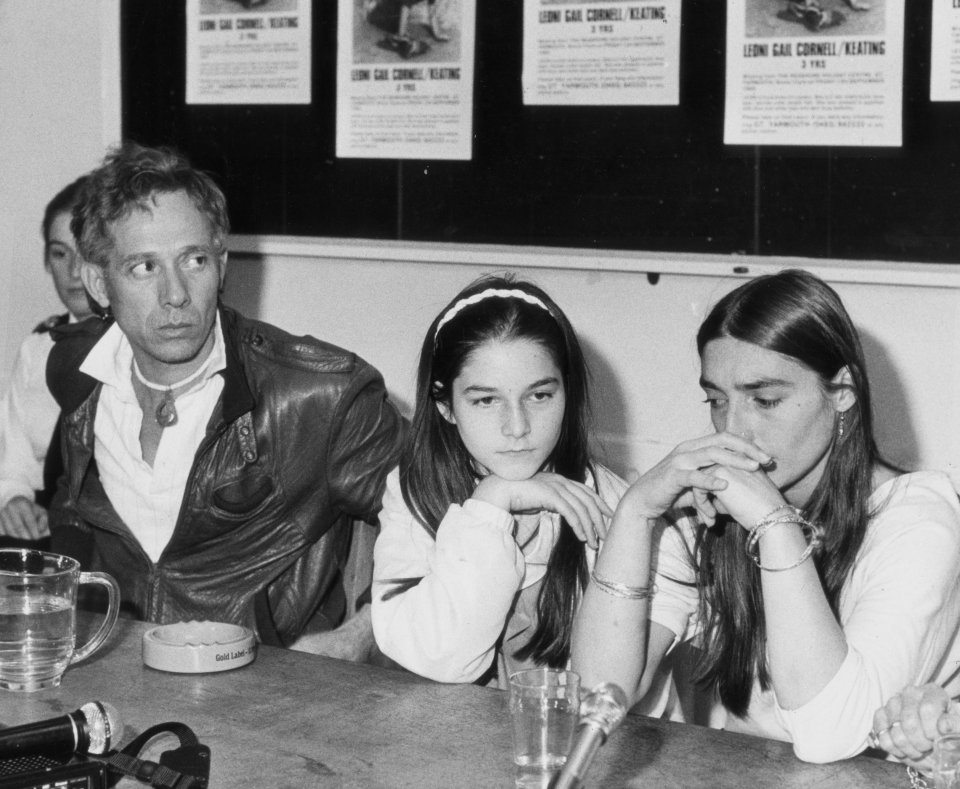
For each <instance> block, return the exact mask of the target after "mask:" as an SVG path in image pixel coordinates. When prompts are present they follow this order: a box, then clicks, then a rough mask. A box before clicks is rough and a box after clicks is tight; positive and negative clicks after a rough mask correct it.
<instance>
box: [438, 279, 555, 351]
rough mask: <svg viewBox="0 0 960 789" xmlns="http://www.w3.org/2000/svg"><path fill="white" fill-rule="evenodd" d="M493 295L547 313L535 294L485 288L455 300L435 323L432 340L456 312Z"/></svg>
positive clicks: (548, 311) (544, 305)
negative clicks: (520, 302)
mask: <svg viewBox="0 0 960 789" xmlns="http://www.w3.org/2000/svg"><path fill="white" fill-rule="evenodd" d="M493 297H497V298H501V299H520V300H521V301H525V302H527V304H533V305H534V306H535V307H539V308H540V309H542V310H546V311H547V313H548V314H552V313H550V310H549V309H548V308H547V305H546V304H544V303H543V302H542V301H540V299H538V298H537V297H536V296H531V295H530V294H529V293H525V292H524V291H522V290H504V289H503V288H488V289H487V290H482V291H480V292H479V293H474V294H473V295H472V296H467V298H465V299H460V301H458V302H456V304H454V305H453V306H452V307H451V308H450V309H449V310H447V312H446V314H444V316H443V317H442V318H441V319H440V321H439V322H438V323H437V328H436V330H435V331H434V333H433V342H434V344H436V342H437V337H439V336H440V329H442V328H443V327H444V326H445V325H446V324H448V323H449V322H450V321H452V320H453V319H454V318H456V317H457V314H458V313H459V312H460V311H461V310H464V309H466V308H467V307H469V306H471V305H473V304H477V303H478V302H481V301H484V300H485V299H490V298H493Z"/></svg>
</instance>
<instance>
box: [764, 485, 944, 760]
mask: <svg viewBox="0 0 960 789" xmlns="http://www.w3.org/2000/svg"><path fill="white" fill-rule="evenodd" d="M893 485H894V490H893V491H892V492H883V491H879V492H878V493H881V495H883V496H884V498H883V499H881V500H880V502H879V503H880V506H881V507H882V510H881V511H880V513H879V514H878V515H877V516H876V517H875V519H874V521H873V523H872V524H871V525H870V528H869V530H868V533H867V537H866V540H865V542H864V545H863V548H862V549H861V552H860V556H859V557H858V560H857V564H856V566H855V568H854V570H853V572H852V574H851V576H850V579H849V581H848V582H847V584H846V585H845V587H844V592H843V595H842V599H841V605H840V609H841V610H840V614H841V616H840V620H841V622H840V624H841V626H842V627H843V631H844V635H845V637H846V640H847V646H848V652H847V656H846V658H845V660H844V662H843V663H842V664H841V667H840V669H839V670H838V671H837V673H836V674H835V675H834V677H833V678H832V679H831V680H830V682H829V683H828V684H827V685H826V686H825V687H824V688H823V689H822V690H821V691H820V693H818V694H817V695H816V696H815V697H814V698H813V699H811V700H810V701H809V702H807V703H806V704H804V705H803V706H802V707H800V708H798V709H794V710H779V709H778V713H779V717H780V718H781V720H782V722H783V725H784V726H785V728H786V729H787V731H788V732H789V734H790V737H791V739H792V740H793V742H794V750H795V752H796V754H797V756H799V757H800V758H802V759H805V760H807V761H814V762H827V761H834V760H837V759H843V758H848V757H850V756H853V755H855V754H856V753H859V752H860V751H861V750H863V748H864V747H865V746H866V735H867V732H868V731H869V730H870V728H871V724H872V719H873V712H874V711H875V710H876V709H877V708H878V707H880V706H881V705H882V704H883V703H884V702H885V701H886V699H887V698H889V697H890V696H891V695H893V694H894V693H896V692H898V691H900V690H901V689H902V688H903V687H904V686H905V685H909V684H922V683H924V682H938V683H940V684H945V683H946V685H947V689H948V691H950V692H951V694H955V693H956V692H957V691H958V690H960V679H958V678H957V677H956V676H955V675H956V673H957V666H958V665H960V644H958V643H957V642H958V639H957V633H958V628H960V507H958V503H957V497H956V494H955V493H954V492H953V490H952V487H951V486H950V483H949V480H948V479H947V478H946V477H945V476H944V475H942V474H937V473H930V472H927V473H917V474H909V475H905V476H903V477H901V478H899V479H897V480H894V481H893ZM875 495H876V494H875ZM951 681H952V684H950V682H951Z"/></svg>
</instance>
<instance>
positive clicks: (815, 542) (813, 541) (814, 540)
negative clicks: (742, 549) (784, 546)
mask: <svg viewBox="0 0 960 789" xmlns="http://www.w3.org/2000/svg"><path fill="white" fill-rule="evenodd" d="M778 523H796V524H797V525H798V526H799V527H800V528H801V529H802V530H803V532H804V534H806V535H807V547H806V548H805V549H804V551H803V553H801V554H800V558H799V559H797V560H796V561H795V562H794V563H793V564H788V565H786V566H784V567H767V566H766V565H764V564H762V563H761V562H760V538H761V537H762V536H763V534H764V533H765V532H766V531H767V530H768V529H770V528H771V527H772V526H774V525H775V524H778ZM822 544H823V528H822V527H820V526H818V525H817V524H816V523H811V522H810V521H808V520H807V519H806V518H804V517H802V516H800V515H784V516H783V517H781V518H774V519H773V520H770V521H767V522H766V523H762V524H759V525H758V526H757V527H756V528H755V529H754V530H753V532H752V533H751V534H750V538H749V539H748V540H747V546H746V550H747V556H749V557H750V558H751V559H752V560H753V563H754V564H756V565H757V567H759V568H760V569H761V570H766V571H767V572H770V573H782V572H783V571H784V570H792V569H793V568H794V567H799V566H800V565H801V564H803V563H804V562H805V561H806V560H807V559H809V558H810V557H811V556H813V554H814V552H815V551H818V550H819V549H820V546H821V545H822ZM754 547H755V548H756V549H757V550H756V551H754V550H753V548H754Z"/></svg>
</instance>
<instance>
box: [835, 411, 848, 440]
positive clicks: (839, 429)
mask: <svg viewBox="0 0 960 789" xmlns="http://www.w3.org/2000/svg"><path fill="white" fill-rule="evenodd" d="M846 416H847V414H846V412H845V411H841V412H840V424H839V426H838V427H837V440H840V439H842V438H843V422H844V419H845V418H846Z"/></svg>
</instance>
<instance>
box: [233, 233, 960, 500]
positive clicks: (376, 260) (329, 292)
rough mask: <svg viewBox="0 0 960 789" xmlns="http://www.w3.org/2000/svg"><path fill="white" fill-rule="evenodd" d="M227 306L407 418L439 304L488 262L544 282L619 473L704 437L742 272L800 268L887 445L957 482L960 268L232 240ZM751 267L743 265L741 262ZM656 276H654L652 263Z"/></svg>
mask: <svg viewBox="0 0 960 789" xmlns="http://www.w3.org/2000/svg"><path fill="white" fill-rule="evenodd" d="M232 247H233V249H234V253H233V254H232V256H231V268H230V270H229V273H228V277H227V291H226V296H225V297H226V300H227V301H228V302H230V303H233V304H235V305H236V306H238V307H240V308H241V309H242V310H244V311H245V312H247V313H248V314H252V315H255V316H257V317H260V318H261V319H263V320H266V321H269V322H271V323H275V324H277V325H279V326H281V327H283V328H285V329H287V330H289V331H292V332H294V333H309V334H314V335H315V336H319V337H321V338H323V339H326V340H329V341H331V342H334V343H336V344H339V345H342V346H345V347H347V348H350V349H351V350H354V351H356V352H358V353H359V354H360V355H361V356H364V357H365V358H366V359H367V360H368V361H370V362H372V363H373V364H374V365H376V366H377V367H378V368H379V369H380V371H381V372H382V373H383V374H384V377H385V379H386V381H387V385H388V387H389V388H390V390H391V393H392V395H393V397H394V399H395V400H396V401H397V402H398V403H399V404H400V406H401V408H402V409H403V411H404V413H406V414H409V413H410V411H411V406H412V398H413V388H414V377H415V369H416V361H417V354H418V353H419V346H420V343H421V341H422V339H423V335H424V333H425V331H426V329H427V327H428V325H429V324H430V322H431V321H432V320H433V318H434V316H435V315H436V313H437V312H438V311H439V310H440V309H442V307H443V306H444V305H445V304H446V302H447V301H448V300H449V299H450V298H451V297H452V296H453V295H454V294H455V293H456V292H457V291H458V290H459V289H460V288H462V287H463V286H464V285H465V284H467V283H468V282H470V281H471V280H473V279H474V278H475V277H477V276H479V275H480V274H481V273H484V272H488V271H503V270H513V271H516V272H518V273H519V274H520V275H521V276H523V277H525V278H527V279H531V280H533V281H535V282H536V283H537V284H539V285H541V286H542V287H544V288H545V289H546V290H547V292H549V293H550V295H551V296H552V297H553V298H554V299H555V300H556V301H557V303H558V304H559V305H560V306H561V307H562V308H563V309H564V311H565V312H566V313H567V314H568V315H569V317H570V319H571V321H572V322H573V324H574V326H575V327H576V328H577V330H578V332H579V334H580V335H581V338H582V339H583V341H584V344H585V346H586V350H587V353H588V356H589V357H590V361H591V364H592V366H593V371H594V376H595V377H594V384H595V386H594V394H595V398H594V400H595V408H594V411H595V423H596V434H597V436H598V438H599V440H600V442H601V443H602V445H603V449H604V450H605V452H606V455H607V459H608V461H609V462H610V464H611V465H612V466H613V467H614V468H616V469H617V470H619V471H621V472H622V471H624V470H625V469H627V468H629V467H636V468H640V469H644V468H647V467H648V466H649V465H650V464H652V463H654V462H656V461H657V460H658V459H659V458H660V457H661V456H662V455H663V454H664V453H665V452H666V451H667V450H668V449H669V448H670V447H672V446H673V445H674V444H675V443H677V442H678V441H681V440H683V439H686V438H691V437H693V436H694V435H700V434H702V433H706V432H709V431H710V429H711V428H710V423H709V418H708V414H707V410H706V407H705V406H704V405H703V402H702V401H703V393H702V392H701V391H700V389H699V387H698V386H697V379H698V376H699V366H698V360H697V357H696V351H695V347H694V335H695V333H696V329H697V327H698V325H699V323H700V321H701V320H702V319H703V317H704V316H705V314H706V312H707V310H708V309H709V308H710V306H711V305H712V304H713V303H714V302H715V301H716V300H717V299H718V298H719V297H720V296H721V295H723V294H724V293H726V292H727V291H728V290H731V289H732V288H733V287H735V286H736V285H737V284H739V283H740V282H741V281H742V280H743V278H744V276H751V275H754V274H757V273H763V272H765V271H774V270H778V269H780V268H785V267H790V266H801V267H804V268H808V269H811V270H813V271H814V272H815V273H817V274H819V275H820V276H823V277H825V278H826V279H828V280H829V281H831V282H832V283H833V284H834V286H835V287H836V289H837V290H838V291H839V293H840V295H841V297H842V298H843V299H844V302H845V303H846V305H847V307H848V309H849V311H850V313H851V315H852V317H853V319H854V321H855V322H856V323H857V325H858V327H859V329H860V331H861V335H862V337H863V340H864V345H865V349H866V354H867V362H868V366H869V371H870V373H871V380H872V384H873V386H874V390H875V391H874V399H875V405H876V409H875V410H876V412H877V417H878V419H877V423H878V434H879V436H878V437H879V439H880V443H881V449H882V450H883V451H884V453H885V454H886V455H887V456H888V457H889V458H890V459H891V460H893V461H895V462H897V463H899V464H901V465H903V466H906V467H908V468H916V467H931V468H940V469H943V470H945V471H947V472H948V473H950V474H951V476H952V477H953V479H954V484H955V485H958V486H960V405H958V402H960V398H958V397H957V392H958V391H960V359H958V353H957V350H956V349H957V347H958V345H960V343H958V338H960V267H952V266H932V265H927V264H883V263H865V264H858V263H847V262H844V261H822V260H803V259H786V258H785V259H776V258H735V257H720V256H711V257H705V256H692V255H691V256H677V255H657V254H653V253H609V254H603V253H595V252H590V251H584V250H579V251H578V250H564V251H558V250H545V249H532V248H531V249H524V248H519V249H518V248H504V247H458V246H453V245H444V244H404V243H391V244H383V243H379V244H374V243H372V242H371V243H366V242H343V241H337V240H335V239H327V240H322V239H284V238H256V237H237V238H235V239H233V241H232ZM744 267H746V269H747V272H746V274H742V273H741V274H737V273H735V269H738V270H739V269H741V268H744ZM647 271H657V272H661V276H660V278H659V281H658V282H657V284H651V282H650V281H649V280H648V278H647V275H646V272H647Z"/></svg>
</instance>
